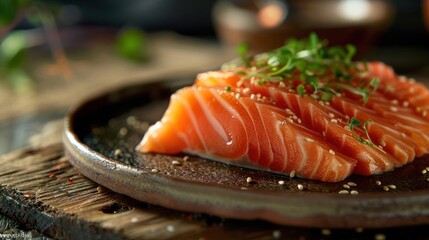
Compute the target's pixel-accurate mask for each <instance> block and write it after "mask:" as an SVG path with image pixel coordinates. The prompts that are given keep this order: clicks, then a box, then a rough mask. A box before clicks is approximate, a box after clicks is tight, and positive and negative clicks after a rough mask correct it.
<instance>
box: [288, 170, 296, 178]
mask: <svg viewBox="0 0 429 240" xmlns="http://www.w3.org/2000/svg"><path fill="white" fill-rule="evenodd" d="M289 177H291V178H293V177H295V170H292V172H290V174H289Z"/></svg>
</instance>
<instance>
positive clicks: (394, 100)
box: [390, 99, 398, 104]
mask: <svg viewBox="0 0 429 240" xmlns="http://www.w3.org/2000/svg"><path fill="white" fill-rule="evenodd" d="M390 102H391V103H392V104H398V99H393V100H392V101H390Z"/></svg>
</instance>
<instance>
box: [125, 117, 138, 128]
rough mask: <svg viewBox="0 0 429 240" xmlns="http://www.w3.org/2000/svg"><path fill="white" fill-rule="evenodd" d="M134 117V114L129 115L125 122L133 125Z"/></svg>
mask: <svg viewBox="0 0 429 240" xmlns="http://www.w3.org/2000/svg"><path fill="white" fill-rule="evenodd" d="M136 120H137V119H136V117H134V116H129V117H127V124H128V125H131V126H133V125H134V124H135V123H136Z"/></svg>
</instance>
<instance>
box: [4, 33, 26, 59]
mask: <svg viewBox="0 0 429 240" xmlns="http://www.w3.org/2000/svg"><path fill="white" fill-rule="evenodd" d="M26 48H27V40H26V38H25V35H24V33H22V32H20V31H15V32H11V33H9V34H8V35H7V36H6V37H5V38H4V40H3V42H1V43H0V57H1V59H2V62H5V63H8V62H9V61H11V60H12V59H13V58H16V56H17V55H18V54H20V52H22V51H23V50H24V49H26ZM12 67H13V66H12Z"/></svg>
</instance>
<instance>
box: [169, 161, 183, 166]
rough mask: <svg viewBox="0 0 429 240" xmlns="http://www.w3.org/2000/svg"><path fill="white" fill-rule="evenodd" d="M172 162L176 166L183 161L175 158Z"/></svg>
mask: <svg viewBox="0 0 429 240" xmlns="http://www.w3.org/2000/svg"><path fill="white" fill-rule="evenodd" d="M171 164H173V165H174V166H179V165H181V164H182V163H181V162H179V161H177V160H173V161H172V162H171Z"/></svg>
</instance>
